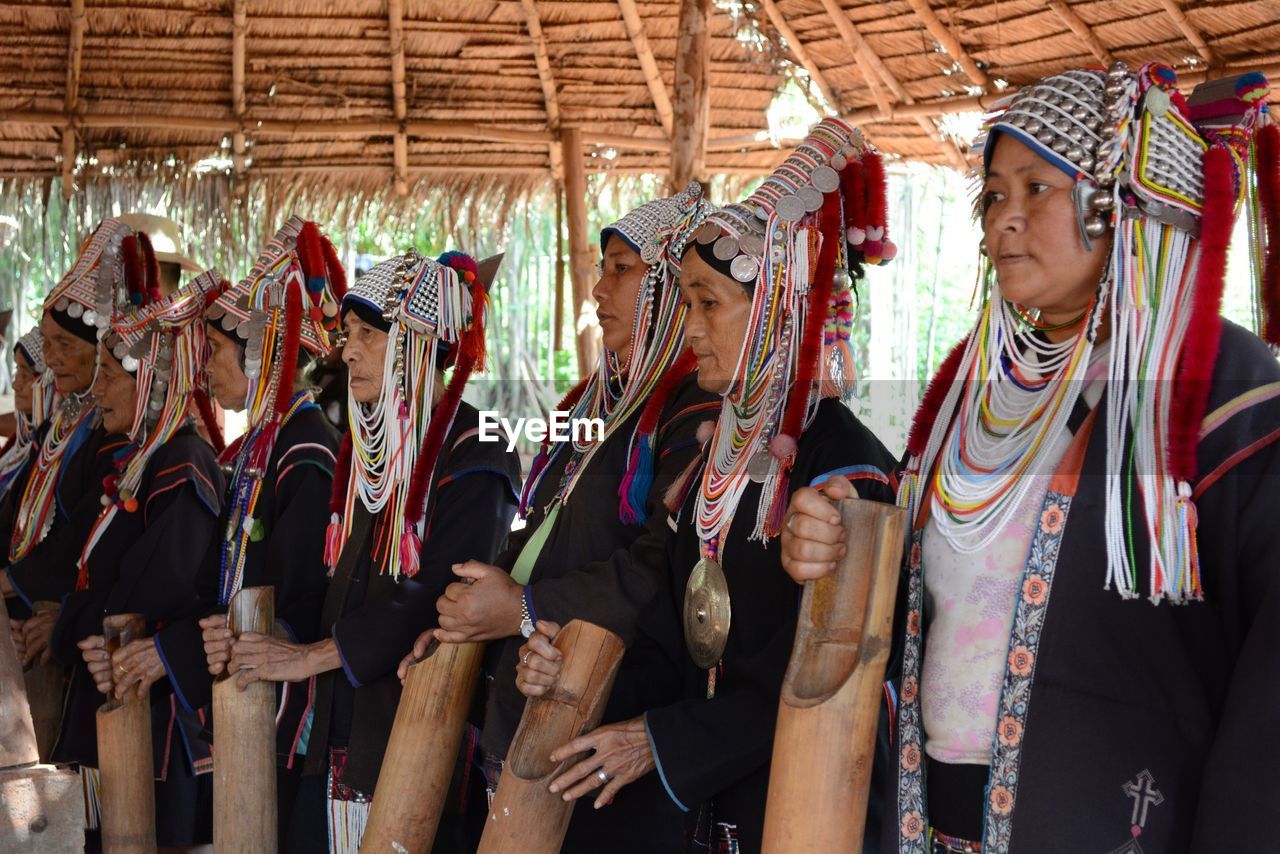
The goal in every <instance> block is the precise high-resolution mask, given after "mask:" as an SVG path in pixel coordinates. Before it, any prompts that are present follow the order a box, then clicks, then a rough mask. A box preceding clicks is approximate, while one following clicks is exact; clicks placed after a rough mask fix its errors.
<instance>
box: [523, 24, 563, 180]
mask: <svg viewBox="0 0 1280 854" xmlns="http://www.w3.org/2000/svg"><path fill="white" fill-rule="evenodd" d="M520 5H521V7H522V8H523V9H524V17H525V23H526V26H528V28H529V40H530V41H531V42H533V61H534V64H535V65H536V66H537V68H538V83H539V85H541V86H542V103H543V106H544V108H545V109H546V111H547V130H549V131H551V133H552V134H557V135H558V134H559V133H560V96H559V95H558V94H557V93H556V80H555V75H554V74H553V73H552V71H551V56H550V54H549V52H548V50H547V37H546V34H545V33H544V32H543V31H542V18H541V17H540V16H539V15H538V5H537V3H535V2H534V0H520ZM547 154H548V157H549V159H550V160H551V175H552V177H553V178H555V180H556V181H557V182H562V181H564V161H563V160H562V159H561V154H560V144H559V142H558V141H556V142H552V143H551V144H550V145H549V146H547Z"/></svg>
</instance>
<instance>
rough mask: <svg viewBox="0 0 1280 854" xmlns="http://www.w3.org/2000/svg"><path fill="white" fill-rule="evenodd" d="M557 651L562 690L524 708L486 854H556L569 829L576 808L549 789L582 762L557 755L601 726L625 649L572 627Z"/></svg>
mask: <svg viewBox="0 0 1280 854" xmlns="http://www.w3.org/2000/svg"><path fill="white" fill-rule="evenodd" d="M555 645H556V647H557V648H558V649H559V650H560V651H561V652H563V653H564V660H563V662H562V666H561V671H560V679H559V682H558V683H557V685H556V687H555V689H554V690H553V691H552V693H551V694H549V695H547V696H545V697H538V698H534V699H530V700H528V701H527V702H526V703H525V707H524V715H523V716H522V717H521V718H520V726H519V727H518V728H517V729H516V734H515V738H514V739H513V740H512V742H511V749H510V750H508V751H507V761H506V765H505V767H504V768H503V770H502V777H501V779H500V780H499V781H498V791H497V792H496V793H495V794H494V796H493V802H492V803H491V804H490V805H489V820H488V821H487V822H485V828H484V835H483V836H482V837H481V838H480V848H479V849H478V851H479V854H555V852H558V851H559V850H560V844H561V843H562V842H563V841H564V834H565V831H567V830H568V829H569V817H570V816H571V815H572V814H573V804H572V803H571V802H566V801H565V800H564V799H563V798H561V797H560V795H557V794H552V793H551V792H549V791H548V790H547V786H548V785H549V784H550V783H551V780H552V778H553V777H554V775H555V774H557V773H559V772H560V771H561V770H563V769H565V768H568V767H570V766H571V765H573V764H574V763H576V762H578V761H579V760H581V759H582V756H575V757H572V758H570V759H568V760H566V761H564V762H562V763H560V764H559V765H557V764H555V763H553V762H552V761H551V759H550V755H551V751H553V750H555V749H556V748H557V747H559V746H561V745H562V744H565V743H566V742H568V741H571V740H572V739H574V738H577V737H578V736H580V735H583V734H585V733H587V732H590V731H591V730H593V729H595V727H596V725H597V724H599V723H600V717H601V716H602V715H603V714H604V707H605V704H606V703H607V702H608V700H609V692H610V691H611V690H612V689H613V679H614V676H616V675H617V672H618V665H619V663H621V661H622V652H623V646H622V640H621V639H620V638H619V637H618V636H617V635H615V634H613V633H612V632H610V631H608V630H606V629H602V628H600V627H599V626H596V625H593V624H591V623H585V622H582V621H581V620H573V621H572V622H570V623H569V624H568V625H567V626H565V627H564V629H563V630H561V632H560V634H559V635H558V636H557V637H556V640H555Z"/></svg>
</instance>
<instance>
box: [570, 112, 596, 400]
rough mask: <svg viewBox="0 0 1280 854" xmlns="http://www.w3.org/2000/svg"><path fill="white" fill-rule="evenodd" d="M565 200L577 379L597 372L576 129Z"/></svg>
mask: <svg viewBox="0 0 1280 854" xmlns="http://www.w3.org/2000/svg"><path fill="white" fill-rule="evenodd" d="M563 146H564V196H565V213H566V218H567V220H568V225H569V274H570V277H571V278H570V281H571V283H572V287H573V307H574V313H573V317H574V329H575V331H576V333H577V351H578V375H579V376H580V377H585V376H587V375H588V374H590V373H591V372H592V371H593V370H595V364H596V357H597V355H598V354H597V352H596V346H595V335H594V334H593V330H592V329H591V327H590V325H589V324H588V322H587V318H588V317H589V316H590V314H591V284H592V283H591V250H590V249H589V248H588V243H587V175H586V170H585V169H583V163H582V138H581V134H580V132H579V131H578V129H577V128H565V131H564V138H563Z"/></svg>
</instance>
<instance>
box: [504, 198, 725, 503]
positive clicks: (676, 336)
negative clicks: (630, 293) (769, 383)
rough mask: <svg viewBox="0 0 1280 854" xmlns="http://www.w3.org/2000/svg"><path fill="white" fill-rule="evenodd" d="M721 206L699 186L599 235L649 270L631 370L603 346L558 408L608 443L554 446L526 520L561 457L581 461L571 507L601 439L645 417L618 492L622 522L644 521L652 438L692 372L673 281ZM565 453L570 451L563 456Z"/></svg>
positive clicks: (540, 462)
mask: <svg viewBox="0 0 1280 854" xmlns="http://www.w3.org/2000/svg"><path fill="white" fill-rule="evenodd" d="M714 210H716V207H715V206H714V205H712V204H711V203H710V202H708V201H707V200H706V199H705V198H704V197H703V195H702V188H701V186H700V185H699V184H698V183H697V182H696V181H690V182H689V185H688V186H687V187H685V189H684V190H683V191H682V192H680V193H678V194H676V195H674V196H670V197H668V198H662V199H654V200H652V201H649V202H646V203H645V204H643V205H641V206H640V207H638V208H636V209H635V210H633V211H631V212H630V213H628V214H627V215H626V216H624V217H622V218H621V219H620V220H618V221H617V222H614V223H611V224H610V225H608V226H606V227H605V228H603V229H601V232H600V234H601V247H602V248H603V247H604V245H605V239H606V236H607V235H610V234H617V235H619V236H620V237H622V239H624V240H626V241H627V243H628V244H630V245H631V247H632V248H633V249H635V250H636V251H637V252H638V253H639V255H640V259H641V260H642V261H644V263H645V264H646V265H647V266H648V269H647V270H646V271H645V273H644V279H643V280H642V281H641V284H640V288H639V289H638V291H637V294H636V306H635V309H636V310H635V319H634V321H633V323H632V331H631V350H630V354H629V355H628V357H627V361H626V364H623V363H622V360H621V357H620V356H619V354H617V353H614V352H612V351H610V350H609V349H608V348H606V347H603V346H602V347H601V353H600V359H599V360H598V362H597V365H596V370H595V372H594V373H592V374H591V375H590V376H588V377H587V378H586V379H585V380H583V381H582V382H581V383H579V385H578V386H577V387H575V388H574V389H573V390H571V391H570V392H569V394H568V396H566V397H565V399H564V400H562V401H561V402H560V404H559V406H557V407H556V409H557V411H565V412H570V413H571V418H574V419H587V418H598V419H601V420H603V421H604V435H603V437H596V440H595V441H592V440H590V439H586V438H582V439H580V438H577V437H575V438H574V440H573V441H572V442H565V443H559V444H553V443H552V442H551V441H550V440H549V439H548V440H547V441H544V442H543V444H542V449H541V452H540V453H539V454H538V456H537V458H536V459H535V460H534V462H533V466H532V468H531V469H530V471H529V477H528V478H526V479H525V487H524V492H523V495H522V496H521V502H520V509H521V513H522V514H527V513H528V509H529V504H530V502H531V501H532V500H533V497H534V495H535V494H536V493H537V490H538V486H539V484H540V482H541V479H542V476H543V474H544V473H545V472H546V471H547V467H548V466H549V465H550V462H551V460H552V459H553V458H554V457H555V455H556V454H558V453H573V454H575V455H576V458H577V462H576V463H575V464H574V465H573V466H571V467H568V468H569V469H571V470H572V471H571V473H568V474H567V475H566V477H565V479H564V481H563V483H561V484H560V488H559V490H558V492H557V499H558V500H560V501H564V500H566V499H567V498H568V497H569V495H570V494H571V493H572V492H573V489H574V487H575V486H576V484H577V483H578V481H579V480H580V479H581V477H582V476H583V474H584V472H586V470H587V464H588V463H589V462H590V460H591V458H592V457H593V456H594V455H595V453H596V452H597V450H598V449H599V448H600V447H602V446H603V445H604V439H607V438H608V437H610V436H612V435H613V433H614V432H615V431H616V430H617V429H619V428H620V427H621V426H622V425H623V424H626V423H627V422H628V421H629V419H631V417H632V416H633V415H634V414H635V413H636V412H637V411H640V413H641V414H640V419H639V421H637V422H636V423H635V427H634V429H633V430H632V434H631V437H630V440H629V442H630V446H629V448H628V451H627V460H628V465H627V471H626V474H625V475H624V477H623V479H622V482H621V484H620V485H619V489H618V497H619V499H620V501H619V505H618V514H619V518H620V519H621V520H622V521H623V522H625V523H627V524H639V523H642V522H644V521H645V519H646V518H647V516H648V510H647V508H646V506H645V504H646V501H647V499H648V496H649V490H650V488H651V487H652V485H653V469H654V462H653V454H654V442H655V433H656V430H657V426H658V419H659V418H660V417H661V414H662V408H663V406H664V405H665V404H666V401H667V399H668V398H669V397H670V394H671V393H672V392H673V391H674V390H675V388H676V386H678V385H679V383H680V381H681V380H683V379H684V378H685V377H686V376H688V375H689V374H690V373H691V372H692V371H693V368H694V366H695V364H696V363H695V360H694V359H693V357H692V354H689V353H687V352H686V351H685V346H684V311H685V309H684V305H683V302H682V300H681V298H680V290H679V288H678V287H677V286H676V280H677V278H678V277H679V274H680V259H681V256H682V254H683V252H684V247H685V243H686V241H687V240H688V239H689V237H690V235H691V234H692V232H693V230H694V229H696V228H697V227H698V226H699V225H700V224H701V223H702V222H703V221H704V220H705V219H706V217H707V216H708V215H709V214H710V213H711V212H712V211H714ZM566 446H569V447H568V448H567V449H566Z"/></svg>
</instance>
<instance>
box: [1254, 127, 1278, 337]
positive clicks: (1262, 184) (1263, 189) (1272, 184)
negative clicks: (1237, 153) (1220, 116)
mask: <svg viewBox="0 0 1280 854" xmlns="http://www.w3.org/2000/svg"><path fill="white" fill-rule="evenodd" d="M1254 145H1255V146H1256V148H1255V151H1256V156H1257V179H1258V207H1259V209H1260V211H1259V212H1260V213H1261V215H1262V231H1263V236H1264V239H1265V241H1266V242H1265V244H1264V245H1265V247H1266V248H1265V249H1264V253H1265V255H1264V261H1263V265H1262V293H1261V294H1260V296H1261V303H1262V316H1263V327H1262V329H1263V331H1262V338H1263V340H1265V341H1266V342H1267V343H1268V344H1274V345H1277V346H1280V126H1277V125H1274V124H1270V125H1267V126H1266V127H1264V128H1262V130H1260V131H1258V133H1257V134H1256V135H1255V136H1254Z"/></svg>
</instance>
